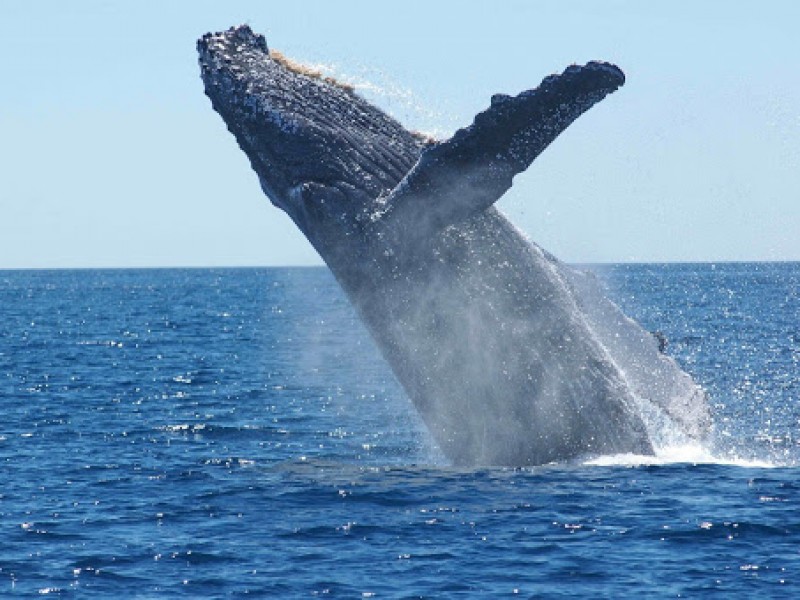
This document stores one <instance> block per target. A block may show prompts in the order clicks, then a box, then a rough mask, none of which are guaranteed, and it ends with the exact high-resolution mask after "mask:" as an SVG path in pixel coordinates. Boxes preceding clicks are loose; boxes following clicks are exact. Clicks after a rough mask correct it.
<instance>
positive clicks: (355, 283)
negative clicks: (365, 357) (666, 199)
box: [198, 26, 710, 466]
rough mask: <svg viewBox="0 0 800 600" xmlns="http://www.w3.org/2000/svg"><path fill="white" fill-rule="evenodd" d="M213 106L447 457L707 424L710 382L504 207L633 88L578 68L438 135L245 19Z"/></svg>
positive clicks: (500, 461)
mask: <svg viewBox="0 0 800 600" xmlns="http://www.w3.org/2000/svg"><path fill="white" fill-rule="evenodd" d="M198 52H199V57H200V58H199V62H200V67H201V76H202V80H203V82H204V86H205V91H206V94H207V95H208V96H209V98H210V99H211V102H212V106H213V108H214V109H215V110H216V111H217V112H218V113H219V114H220V115H221V116H222V118H223V119H224V121H225V123H226V125H227V127H228V129H229V130H230V131H231V132H232V133H233V134H234V136H235V137H236V140H237V142H238V144H239V146H240V147H241V149H242V150H243V151H244V152H245V154H246V155H247V157H248V158H249V159H250V163H251V165H252V167H253V169H254V170H255V172H256V174H257V175H258V178H259V181H260V184H261V187H262V189H263V191H264V192H265V194H266V195H267V196H268V197H269V199H270V200H271V201H272V202H273V204H275V205H276V206H278V207H279V208H281V209H283V210H284V211H286V212H287V213H288V215H289V216H290V217H291V219H292V220H293V221H294V223H295V224H296V225H297V227H298V228H299V229H300V230H301V231H302V232H303V234H304V235H305V236H306V238H308V240H309V241H310V242H311V244H313V246H314V248H315V249H316V250H317V252H318V253H319V254H320V256H321V257H322V258H323V260H324V261H325V263H326V264H327V265H328V267H329V268H330V269H331V271H332V272H333V274H334V276H335V277H336V279H337V281H338V282H339V284H340V285H341V287H342V288H343V290H344V291H345V293H346V295H347V297H348V298H349V300H350V301H351V302H352V304H353V305H354V307H355V308H356V309H357V311H358V313H359V315H360V316H361V318H362V320H363V321H364V323H365V324H366V326H367V328H368V330H369V331H370V333H371V335H372V337H373V339H374V340H375V342H376V344H377V346H378V347H379V348H380V350H381V352H382V354H383V356H384V357H385V359H386V361H387V362H388V363H389V365H390V366H391V368H392V370H393V372H394V374H395V375H396V377H397V378H398V380H399V381H400V383H401V384H402V386H403V388H404V389H405V391H406V392H407V393H408V395H409V397H410V398H411V400H412V401H413V403H414V405H415V406H416V408H417V410H418V411H419V412H420V414H421V416H422V417H423V420H424V422H425V424H426V426H427V427H428V429H429V430H430V432H431V434H432V435H433V438H434V439H435V441H436V442H437V444H438V445H439V447H440V448H441V450H442V451H443V452H444V454H445V455H446V456H447V457H448V458H449V459H450V460H451V461H452V462H453V463H454V464H456V465H509V466H524V465H536V464H542V463H547V462H552V461H558V460H565V459H571V458H576V457H581V456H585V455H600V454H617V453H628V452H633V453H639V454H646V453H652V452H653V444H654V442H657V440H656V437H657V432H656V431H654V429H653V426H652V422H653V415H657V416H658V419H656V421H659V419H660V420H661V422H668V423H669V424H670V426H674V427H676V428H678V429H679V430H680V431H681V432H683V433H685V434H686V435H688V436H691V437H702V436H703V435H704V434H705V432H706V431H707V430H708V428H709V424H710V417H709V409H708V402H707V400H706V397H705V394H704V392H703V391H702V389H701V388H700V387H699V386H697V385H696V384H695V383H694V381H693V380H692V379H691V377H690V376H689V375H687V374H686V373H684V372H683V371H682V370H681V369H680V367H679V366H678V365H677V364H676V363H675V361H673V360H672V359H671V358H669V357H667V356H665V355H664V354H662V353H661V352H659V350H658V343H657V341H656V340H655V339H654V338H653V336H652V335H650V334H649V333H648V332H646V331H644V330H643V329H642V328H641V327H640V326H639V325H637V324H636V323H635V322H634V321H632V320H631V319H629V318H627V317H626V316H625V315H623V314H622V313H621V312H620V311H619V309H618V308H617V307H616V306H615V305H614V304H612V303H611V302H610V301H608V300H607V299H605V297H604V296H603V294H602V289H601V286H600V284H599V283H598V282H597V281H596V280H595V279H594V278H593V276H591V275H589V274H586V273H582V272H580V271H577V270H574V269H572V268H570V267H568V266H566V265H564V264H562V263H561V262H559V261H558V260H557V259H556V258H554V257H553V256H552V255H550V254H549V253H547V252H546V251H545V250H543V249H542V248H540V247H538V246H537V245H536V244H534V243H531V242H529V241H528V240H527V239H526V238H525V237H524V236H523V235H522V234H521V233H520V232H519V231H518V230H517V229H516V228H515V227H514V226H513V225H512V224H511V223H510V222H509V221H508V220H507V219H506V218H505V217H504V216H503V215H502V214H501V213H500V212H499V211H498V210H497V209H496V208H495V207H494V206H493V204H494V202H495V201H496V200H498V199H499V198H500V197H501V196H502V195H503V194H504V193H505V192H506V191H507V190H508V189H509V188H510V187H511V184H512V178H513V176H514V175H515V174H517V173H519V172H521V171H523V170H525V169H526V168H527V167H528V166H529V165H530V164H531V162H532V161H533V160H534V158H535V157H536V156H538V154H539V153H540V152H542V150H544V148H545V147H547V145H548V144H550V142H552V141H553V140H554V139H555V138H556V136H558V134H559V133H560V132H561V131H563V130H564V129H565V128H566V127H567V126H568V125H569V124H570V123H572V122H573V121H574V120H575V119H576V118H577V117H578V116H580V115H581V114H582V113H583V112H585V111H586V110H588V109H589V108H590V107H591V106H593V105H594V104H595V103H597V102H598V101H600V100H601V99H603V98H604V97H605V96H606V95H607V94H609V93H610V92H613V91H615V90H616V89H617V88H618V87H619V86H621V85H622V84H623V83H624V75H623V73H622V71H621V70H620V69H619V68H617V67H616V66H613V65H610V64H607V63H601V62H591V63H588V64H586V65H584V66H571V67H569V68H567V69H566V70H565V71H564V72H563V73H561V74H560V75H552V76H549V77H547V78H545V79H544V80H543V81H542V83H541V84H540V85H539V86H538V87H537V88H535V89H533V90H529V91H525V92H522V93H521V94H519V95H517V96H507V95H502V94H498V95H495V96H493V97H492V99H491V105H490V107H489V108H488V109H487V110H485V111H484V112H482V113H480V114H478V115H477V116H476V117H475V120H474V123H472V124H471V125H470V126H468V127H465V128H464V129H461V130H459V131H458V132H456V133H455V134H454V135H453V137H452V138H450V139H449V140H446V141H443V142H433V141H431V140H429V139H425V138H424V137H423V136H421V135H419V134H415V133H413V132H410V131H408V130H406V129H405V128H404V127H403V126H402V125H400V124H399V123H398V122H397V121H396V120H394V119H393V118H391V117H389V116H388V115H386V114H385V113H383V112H382V111H381V110H380V109H378V108H377V107H375V106H372V105H371V104H369V103H368V102H367V101H365V100H364V99H362V98H361V97H359V96H358V95H357V94H355V93H354V92H353V90H352V89H351V88H348V87H347V86H345V85H342V84H339V83H338V82H336V81H334V80H331V79H327V78H323V77H321V76H320V75H319V74H318V73H314V72H313V71H309V70H308V69H304V68H302V67H300V66H298V65H296V64H293V63H291V62H289V61H287V60H285V59H282V58H279V57H278V56H277V55H275V54H274V53H273V54H271V53H270V50H269V48H268V47H267V42H266V40H265V39H264V37H263V36H261V35H258V34H255V33H254V32H253V31H252V30H250V28H249V27H248V26H239V27H234V28H231V29H229V30H227V31H224V32H220V33H213V34H212V33H208V34H206V35H204V36H203V37H202V38H201V39H200V40H199V41H198Z"/></svg>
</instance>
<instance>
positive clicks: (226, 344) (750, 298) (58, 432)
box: [0, 263, 800, 598]
mask: <svg viewBox="0 0 800 600" xmlns="http://www.w3.org/2000/svg"><path fill="white" fill-rule="evenodd" d="M591 268H592V269H593V270H594V271H596V272H597V273H598V275H599V276H600V277H601V278H602V279H603V280H604V281H605V282H606V285H607V287H608V292H609V295H610V296H611V297H612V298H614V299H615V301H616V302H618V303H619V304H620V305H621V306H622V308H623V309H624V310H625V312H626V313H627V314H629V315H630V316H633V317H634V318H636V319H637V320H638V321H639V322H640V323H642V324H643V325H644V326H645V327H646V328H647V329H649V330H651V331H659V332H662V334H663V335H664V336H665V338H666V340H667V348H666V352H667V353H668V354H670V355H672V356H674V357H675V358H676V359H677V360H678V361H679V362H680V364H681V365H682V366H683V367H684V369H685V370H687V371H688V372H689V373H691V374H692V375H693V377H694V378H695V379H696V380H697V381H698V382H699V383H701V384H702V385H703V386H704V387H705V389H706V390H707V391H708V393H709V395H710V398H711V402H712V406H713V414H714V430H713V433H712V435H711V437H710V439H709V441H708V442H707V443H706V444H705V445H704V446H695V447H691V446H688V447H676V448H666V449H662V450H661V451H660V452H659V454H658V455H657V456H655V457H641V456H639V457H637V456H615V457H604V458H598V459H593V460H589V461H586V462H581V461H573V462H570V463H565V464H552V465H546V466H542V467H536V468H526V469H514V468H485V469H461V468H458V469H457V468H453V467H451V466H449V465H448V464H447V461H446V460H445V459H444V458H443V457H442V456H441V454H440V453H439V451H438V450H437V448H436V446H435V444H434V442H433V441H432V440H431V438H430V437H429V436H428V434H427V432H426V431H425V428H424V426H423V425H422V423H421V422H420V419H419V417H418V416H417V413H416V412H415V410H414V407H413V406H412V404H411V403H410V401H409V400H408V399H407V398H406V396H405V395H404V393H403V391H402V389H401V388H400V387H399V386H398V384H397V382H396V381H395V380H394V377H393V375H392V374H391V372H390V371H389V369H388V367H387V366H386V364H385V363H384V362H383V360H382V359H381V357H380V355H379V353H378V351H377V350H376V348H375V346H374V344H373V343H372V341H371V340H370V338H369V336H368V334H367V333H366V331H365V330H364V327H363V326H362V325H361V323H360V321H359V319H358V317H357V316H356V315H355V313H354V312H353V310H352V309H351V307H350V306H349V304H348V303H347V301H346V299H345V298H344V296H343V294H342V292H341V291H340V290H339V288H338V286H337V284H336V282H335V281H334V280H333V278H332V276H331V275H330V274H329V272H328V271H327V270H325V269H323V268H269V269H266V268H265V269H184V270H182V269H163V270H159V269H152V270H58V271H0V311H1V314H2V323H3V326H2V329H1V330H0V403H1V404H0V415H1V420H0V469H2V471H1V472H2V479H1V480H0V481H1V482H2V485H1V486H0V540H2V541H0V596H9V595H30V596H38V595H41V594H48V595H52V596H62V597H84V596H91V597H107V596H116V597H123V598H150V597H153V598H157V597H176V596H183V597H191V598H197V597H203V598H228V597H238V596H244V595H250V596H254V597H276V598H285V597H310V596H325V597H340V598H371V597H375V598H458V597H478V598H489V597H492V598H493V597H526V598H529V597H544V598H558V597H564V598H566V597H593V598H600V597H609V598H619V597H628V596H637V597H654V598H661V597H719V598H730V597H759V598H768V597H774V598H789V597H798V596H800V481H799V480H798V479H799V477H800V469H799V468H798V461H799V459H800V406H799V405H798V400H800V369H799V368H798V367H799V366H800V263H725V264H669V265H657V264H648V265H609V266H602V267H591Z"/></svg>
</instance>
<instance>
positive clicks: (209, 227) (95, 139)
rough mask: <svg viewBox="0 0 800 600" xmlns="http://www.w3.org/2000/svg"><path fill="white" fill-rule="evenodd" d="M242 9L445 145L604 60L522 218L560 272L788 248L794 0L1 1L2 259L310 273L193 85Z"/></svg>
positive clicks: (799, 82) (793, 161)
mask: <svg viewBox="0 0 800 600" xmlns="http://www.w3.org/2000/svg"><path fill="white" fill-rule="evenodd" d="M241 22H248V23H249V24H250V25H251V26H252V27H253V28H254V29H255V30H256V31H260V32H262V33H264V34H265V35H266V36H267V42H268V44H269V45H270V47H272V48H278V49H280V50H282V51H284V52H285V53H286V54H288V55H290V56H292V57H294V58H297V59H300V60H302V61H307V62H311V63H323V64H325V65H328V66H329V67H330V68H332V69H333V70H334V72H335V73H336V74H337V75H338V76H339V77H342V78H344V79H350V80H353V81H355V82H356V83H360V84H368V85H367V87H366V88H364V94H365V95H367V96H368V97H369V98H370V99H372V100H374V101H375V102H377V103H378V104H379V105H381V106H382V107H383V108H385V109H388V110H389V111H390V112H392V113H393V114H394V115H395V116H397V117H398V118H399V119H400V120H401V121H403V122H404V123H405V124H407V125H408V126H410V127H413V128H415V129H422V130H429V131H434V132H436V133H438V134H439V135H449V134H450V133H452V131H453V130H454V129H456V128H458V127H460V126H462V125H466V124H468V123H469V122H471V120H472V118H473V116H474V113H475V112H477V111H479V110H482V109H483V108H485V107H486V106H487V105H488V102H489V98H490V96H491V95H492V94H493V93H495V92H505V93H518V92H519V91H521V90H523V89H526V88H530V87H534V86H536V85H538V83H539V82H540V81H541V79H542V78H543V77H544V76H545V75H547V74H549V73H551V72H554V71H560V70H562V69H563V68H564V67H566V66H567V65H568V64H570V63H573V62H585V61H588V60H591V59H603V60H608V61H612V62H615V63H617V64H618V65H619V66H620V67H621V68H622V69H623V70H624V71H625V72H626V74H627V77H628V82H627V84H626V85H625V87H623V88H622V89H621V90H620V91H619V92H617V93H615V94H613V95H612V96H609V97H608V98H607V99H606V100H605V101H603V102H602V103H601V104H600V105H598V106H597V107H595V108H594V109H592V110H591V111H589V113H587V114H586V115H584V116H583V117H581V119H579V120H578V121H577V122H576V123H575V124H574V125H572V126H571V127H570V128H569V129H568V130H567V131H566V132H565V133H564V134H563V135H562V136H561V137H560V138H559V139H558V140H556V142H555V143H554V144H553V145H552V146H551V147H550V148H548V149H547V151H545V152H544V154H542V156H540V157H539V158H538V159H537V160H536V162H535V163H534V164H533V165H532V166H531V168H530V169H529V170H528V171H527V172H526V173H525V174H524V175H521V176H519V177H518V178H517V179H516V180H515V184H514V188H513V189H512V190H511V192H509V194H508V195H507V196H506V197H505V198H504V199H503V200H501V202H500V207H501V209H502V210H503V211H505V212H506V214H508V215H509V217H510V218H511V219H512V221H513V222H514V223H516V224H517V225H518V226H519V227H520V228H521V229H523V230H524V231H525V232H526V233H527V234H528V235H529V236H530V237H531V239H533V240H535V241H537V242H539V243H540V244H541V245H543V246H544V247H545V248H547V249H549V250H550V251H552V252H553V253H554V254H556V255H557V256H559V257H560V258H562V259H564V260H567V261H572V262H617V261H631V260H635V261H675V260H679V261H683V260H700V261H703V260H715V261H716V260H800V168H798V167H800V43H798V41H797V23H800V2H795V1H785V2H777V1H775V2H769V1H763V2H731V1H728V2H709V1H704V2H695V1H672V2H659V1H649V2H642V1H639V0H631V1H623V0H619V1H606V2H601V1H587V2H566V1H552V2H533V1H516V2H467V1H461V2H434V1H432V0H426V1H421V2H420V1H416V0H415V1H404V2H394V1H382V2H378V1H373V2H366V1H365V2H346V1H341V2H333V1H327V2H325V1H316V2H310V1H309V2H299V1H298V2H286V1H282V2H272V1H249V2H243V1H241V2H237V1H230V2H210V1H192V2H188V1H185V2H179V1H170V2H166V1H158V2H156V1H143V0H139V1H138V2H122V1H100V0H95V1H82V2H79V1H75V2H65V1H56V0H53V1H42V0H39V1H37V0H28V1H22V0H19V1H14V0H0V23H2V26H3V27H2V29H3V35H2V41H3V53H4V56H5V59H4V60H3V61H0V82H1V83H0V86H1V88H2V93H1V94H0V268H20V267H21V268H25V267H96V266H121V267H122V266H217V265H231V266H236V265H280V264H292V265H295V264H319V262H320V261H319V258H318V257H317V256H316V254H315V253H314V251H313V249H312V248H311V247H310V245H309V244H308V243H307V242H306V241H305V239H304V238H303V237H302V236H301V235H300V234H299V233H298V232H296V231H295V229H294V227H293V225H292V224H291V222H290V221H289V220H288V218H287V217H286V216H285V215H283V213H281V212H280V211H278V210H277V209H276V208H274V207H273V206H272V205H271V204H270V203H269V201H268V200H267V199H266V198H265V197H264V196H263V194H262V193H261V191H260V189H259V186H258V183H257V180H256V177H255V175H254V174H253V173H252V172H251V170H250V168H249V165H248V162H247V159H246V158H245V156H244V154H243V153H242V152H241V151H240V150H239V149H238V148H237V146H236V144H235V141H234V139H233V136H231V135H230V134H229V133H228V132H227V131H226V129H225V126H224V124H223V123H222V120H221V119H220V118H219V116H217V115H216V113H214V112H213V111H212V110H211V105H210V102H209V101H208V99H207V98H206V97H205V96H204V94H203V89H202V84H201V82H200V79H199V76H198V67H197V62H196V54H195V40H196V38H197V37H198V36H199V35H200V34H202V33H204V32H206V31H210V30H214V31H217V30H220V29H225V28H227V27H229V26H230V25H233V24H237V23H241Z"/></svg>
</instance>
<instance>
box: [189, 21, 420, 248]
mask: <svg viewBox="0 0 800 600" xmlns="http://www.w3.org/2000/svg"><path fill="white" fill-rule="evenodd" d="M197 49H198V53H199V62H200V68H201V76H202V79H203V82H204V85H205V91H206V95H208V97H209V98H210V99H211V102H212V105H213V107H214V109H215V110H216V111H217V112H219V113H220V115H221V116H222V117H223V119H224V120H225V123H226V124H227V126H228V129H229V130H230V131H231V132H232V133H233V134H234V136H235V137H236V140H237V142H238V143H239V146H240V147H241V148H242V150H244V152H245V154H246V155H247V156H248V157H249V159H250V162H251V166H252V167H253V169H254V170H255V172H256V173H257V174H258V177H259V181H260V184H261V187H262V189H263V190H264V192H265V194H266V195H267V196H268V197H269V198H270V200H271V201H272V203H273V204H275V205H276V206H277V207H279V208H281V209H283V210H284V211H285V212H286V213H288V214H289V216H290V217H291V218H292V219H293V220H294V222H295V223H296V224H297V225H298V227H299V228H300V229H301V230H302V231H303V233H304V234H306V236H307V237H308V238H309V239H310V240H311V242H312V243H313V244H314V245H315V246H318V245H319V243H321V240H320V239H319V238H320V236H321V235H322V233H323V232H321V231H319V230H320V227H323V226H324V228H326V229H328V230H329V231H327V234H328V235H339V236H341V235H346V234H347V233H348V232H349V231H351V230H352V229H353V228H355V227H356V226H357V222H356V221H357V219H358V218H359V217H360V215H362V214H363V212H364V211H365V210H366V208H367V206H368V205H369V204H370V203H371V202H372V201H374V200H375V199H376V198H378V197H380V196H381V195H386V194H388V193H389V192H390V191H391V190H392V189H393V188H394V187H395V186H396V185H397V183H398V182H399V181H400V180H401V179H402V178H403V176H404V175H405V174H406V173H407V172H408V170H409V169H410V168H411V167H412V166H413V165H414V163H415V162H416V160H417V158H418V155H419V152H420V151H421V149H422V147H423V146H424V141H423V140H421V139H419V138H418V137H416V136H415V135H414V134H412V133H411V132H409V131H407V130H406V129H405V128H403V127H402V125H400V124H399V123H398V122H397V121H395V120H394V119H391V118H388V117H387V116H386V115H385V114H383V113H382V112H380V111H379V110H378V109H377V108H375V107H373V106H371V105H370V104H369V103H367V102H366V101H364V100H363V99H362V98H360V97H359V96H357V95H356V94H354V93H353V90H352V88H350V87H348V86H345V85H342V84H340V83H338V82H336V81H335V80H333V79H331V78H325V77H322V76H321V75H320V73H318V72H315V71H314V70H313V69H309V68H305V67H302V66H300V65H298V64H296V63H293V62H291V61H288V60H286V59H284V58H282V55H280V54H279V53H276V52H270V50H269V48H268V46H267V42H266V39H265V38H264V36H262V35H259V34H256V33H254V32H253V31H252V30H251V29H250V27H249V26H247V25H242V26H238V27H232V28H231V29H228V30H227V31H223V32H220V33H207V34H205V35H204V36H202V37H201V38H200V39H199V40H198V42H197ZM378 113H380V114H378ZM318 249H319V248H318Z"/></svg>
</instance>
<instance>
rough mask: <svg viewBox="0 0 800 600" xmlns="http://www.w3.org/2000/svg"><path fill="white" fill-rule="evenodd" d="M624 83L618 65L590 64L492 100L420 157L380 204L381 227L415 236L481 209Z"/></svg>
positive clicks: (500, 194) (435, 229)
mask: <svg viewBox="0 0 800 600" xmlns="http://www.w3.org/2000/svg"><path fill="white" fill-rule="evenodd" d="M624 82H625V75H624V74H623V73H622V71H621V70H620V69H619V68H617V67H616V66H614V65H611V64H608V63H600V62H590V63H588V64H587V65H585V66H582V67H581V66H577V65H573V66H571V67H569V68H567V69H566V70H565V71H564V72H563V73H562V74H561V75H551V76H549V77H547V78H545V79H544V81H542V83H541V84H540V85H539V87H537V88H536V89H533V90H528V91H525V92H522V93H521V94H519V95H518V96H515V97H511V96H505V95H499V94H498V95H495V96H493V97H492V101H491V106H489V108H488V109H486V110H485V111H483V112H481V113H479V114H478V115H477V116H476V117H475V121H474V122H473V124H472V125H470V126H469V127H465V128H463V129H459V130H458V131H457V132H456V133H455V135H453V137H452V138H450V139H449V140H447V141H445V142H442V143H440V144H437V145H435V146H432V147H431V148H429V149H428V150H426V151H424V152H423V153H422V155H421V156H420V158H419V160H418V161H417V163H416V165H414V167H413V168H412V169H411V171H409V172H408V174H407V175H406V176H405V177H404V178H403V180H402V181H401V182H400V183H399V184H398V185H397V187H396V188H395V189H394V190H393V191H392V192H391V194H390V195H389V197H388V198H386V199H385V200H384V202H385V204H386V211H385V216H384V218H385V219H386V221H385V223H386V224H387V225H392V226H395V227H398V228H399V229H400V230H401V231H405V232H412V231H413V232H414V235H415V236H417V235H424V234H430V233H433V232H435V231H437V230H439V229H442V228H444V227H447V226H448V225H450V224H452V223H456V222H459V221H462V220H464V219H466V218H469V217H470V216H472V215H474V214H475V213H477V212H480V211H482V210H485V209H486V208H488V207H489V206H491V205H492V204H493V203H494V202H496V201H497V200H498V199H499V198H500V197H501V196H502V195H503V194H504V193H505V192H506V191H507V190H508V189H509V188H510V187H511V182H512V178H513V177H514V175H516V174H517V173H520V172H522V171H524V170H525V169H527V168H528V166H529V165H530V164H531V163H532V162H533V160H534V159H535V158H536V157H537V156H538V155H539V154H540V153H541V152H542V151H543V150H544V149H545V148H546V147H547V146H548V145H549V144H550V142H552V141H553V140H554V139H555V138H556V137H557V136H558V135H559V134H560V133H561V132H562V131H564V129H566V128H567V127H568V126H569V125H570V123H572V122H573V121H574V120H575V119H577V118H578V117H579V116H580V115H581V114H582V113H584V112H585V111H587V110H588V109H589V108H591V107H592V106H593V105H594V104H596V103H597V102H599V101H600V100H602V99H603V98H604V97H605V96H606V95H608V94H609V93H611V92H613V91H615V90H616V89H617V88H619V87H620V86H621V85H622V84H623V83H624ZM398 233H399V232H398ZM401 235H402V234H401Z"/></svg>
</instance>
